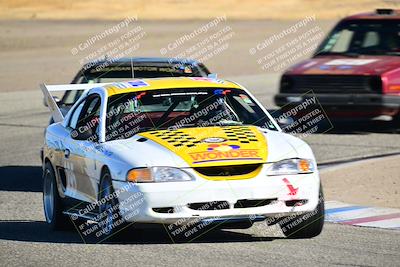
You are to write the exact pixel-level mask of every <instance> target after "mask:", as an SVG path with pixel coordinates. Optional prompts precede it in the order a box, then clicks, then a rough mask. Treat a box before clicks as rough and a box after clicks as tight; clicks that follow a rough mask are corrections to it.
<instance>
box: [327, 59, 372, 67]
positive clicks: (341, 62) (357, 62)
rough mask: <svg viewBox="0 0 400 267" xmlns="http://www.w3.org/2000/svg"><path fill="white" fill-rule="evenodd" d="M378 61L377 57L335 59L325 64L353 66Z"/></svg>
mask: <svg viewBox="0 0 400 267" xmlns="http://www.w3.org/2000/svg"><path fill="white" fill-rule="evenodd" d="M375 61H377V59H334V60H331V61H328V62H326V63H325V65H333V66H338V65H352V66H362V65H367V64H370V63H372V62H375Z"/></svg>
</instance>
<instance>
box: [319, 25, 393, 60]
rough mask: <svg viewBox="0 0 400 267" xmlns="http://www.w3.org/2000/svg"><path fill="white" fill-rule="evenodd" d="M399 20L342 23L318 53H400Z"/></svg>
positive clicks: (354, 54)
mask: <svg viewBox="0 0 400 267" xmlns="http://www.w3.org/2000/svg"><path fill="white" fill-rule="evenodd" d="M399 34H400V21H399V20H352V21H345V22H343V23H340V24H339V25H338V26H336V28H335V29H334V30H333V31H332V32H331V34H330V35H329V36H328V37H327V38H326V39H325V41H324V42H323V43H322V44H321V46H320V47H319V48H318V50H317V51H318V52H317V53H316V55H323V54H345V55H346V54H347V55H349V56H357V55H400V35H399Z"/></svg>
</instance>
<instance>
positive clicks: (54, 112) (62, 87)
mask: <svg viewBox="0 0 400 267" xmlns="http://www.w3.org/2000/svg"><path fill="white" fill-rule="evenodd" d="M106 84H108V83H83V84H57V85H46V84H44V83H42V84H40V85H39V86H40V89H41V90H42V93H43V96H44V100H45V101H46V103H47V106H48V108H49V109H50V112H51V116H52V117H53V120H54V122H61V121H63V120H64V115H63V114H62V113H61V110H60V108H59V107H58V105H57V102H56V101H55V100H54V98H53V96H52V95H51V93H50V92H56V91H58V92H59V91H73V90H88V89H92V88H95V87H101V86H104V85H106Z"/></svg>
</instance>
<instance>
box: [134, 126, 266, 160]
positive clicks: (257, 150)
mask: <svg viewBox="0 0 400 267" xmlns="http://www.w3.org/2000/svg"><path fill="white" fill-rule="evenodd" d="M140 135H141V136H142V137H145V138H148V139H150V140H152V141H154V142H156V143H158V144H160V145H162V146H164V147H165V148H167V149H169V150H170V151H171V152H173V153H175V154H176V155H178V156H180V157H181V158H182V159H184V160H185V161H186V162H187V163H189V165H191V166H193V167H194V166H196V167H198V166H200V165H201V166H205V167H207V166H228V165H240V164H254V163H263V162H266V161H267V157H268V144H267V140H266V138H265V136H264V135H263V133H262V132H261V131H260V130H259V129H257V127H256V126H221V127H218V126H212V127H197V128H181V129H177V130H159V131H149V132H143V133H140ZM213 139H215V140H222V141H216V142H215V143H214V142H213V141H212V140H213ZM207 141H208V142H207Z"/></svg>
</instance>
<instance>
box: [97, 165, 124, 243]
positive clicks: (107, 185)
mask: <svg viewBox="0 0 400 267" xmlns="http://www.w3.org/2000/svg"><path fill="white" fill-rule="evenodd" d="M111 181H112V180H111V175H110V173H109V171H104V172H103V174H102V177H101V180H100V188H99V189H100V190H99V195H98V201H99V203H100V207H99V212H100V221H99V222H98V224H99V226H100V229H101V230H100V231H101V232H100V233H101V234H100V235H99V236H97V238H99V239H102V240H103V239H107V238H110V237H112V236H113V237H116V234H117V233H118V232H119V231H120V230H121V228H122V226H123V225H124V220H123V218H122V216H121V215H120V212H119V203H118V198H117V197H116V196H115V195H114V189H113V186H112V182H111Z"/></svg>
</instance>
